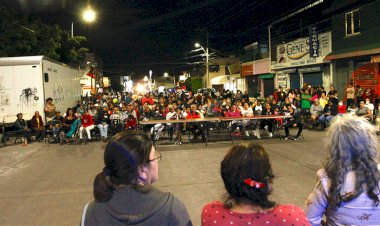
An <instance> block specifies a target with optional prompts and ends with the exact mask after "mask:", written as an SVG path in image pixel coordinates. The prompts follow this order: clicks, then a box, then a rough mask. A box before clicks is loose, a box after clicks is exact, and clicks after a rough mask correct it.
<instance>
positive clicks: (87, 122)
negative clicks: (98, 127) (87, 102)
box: [79, 110, 95, 142]
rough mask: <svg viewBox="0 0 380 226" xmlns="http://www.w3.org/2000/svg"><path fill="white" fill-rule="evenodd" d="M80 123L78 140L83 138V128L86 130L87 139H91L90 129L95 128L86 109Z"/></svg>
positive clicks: (80, 140)
mask: <svg viewBox="0 0 380 226" xmlns="http://www.w3.org/2000/svg"><path fill="white" fill-rule="evenodd" d="M81 123H82V125H81V126H80V127H79V142H82V140H83V130H86V133H87V139H88V140H89V141H91V130H93V129H94V128H95V125H94V121H93V119H92V116H91V115H90V114H89V113H88V111H87V110H85V111H84V114H83V116H82V119H81Z"/></svg>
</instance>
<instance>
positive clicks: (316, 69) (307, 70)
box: [298, 66, 322, 73]
mask: <svg viewBox="0 0 380 226" xmlns="http://www.w3.org/2000/svg"><path fill="white" fill-rule="evenodd" d="M320 71H322V68H321V67H320V66H317V67H305V68H298V73H311V72H320Z"/></svg>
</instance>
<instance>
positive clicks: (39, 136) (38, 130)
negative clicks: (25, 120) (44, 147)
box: [30, 111, 46, 142]
mask: <svg viewBox="0 0 380 226" xmlns="http://www.w3.org/2000/svg"><path fill="white" fill-rule="evenodd" d="M30 126H31V128H32V130H33V131H34V133H35V135H36V140H37V141H38V142H41V141H43V140H44V139H45V134H46V129H45V126H44V122H43V120H42V117H41V115H40V112H38V111H36V112H35V113H34V115H33V118H32V120H31V121H30Z"/></svg>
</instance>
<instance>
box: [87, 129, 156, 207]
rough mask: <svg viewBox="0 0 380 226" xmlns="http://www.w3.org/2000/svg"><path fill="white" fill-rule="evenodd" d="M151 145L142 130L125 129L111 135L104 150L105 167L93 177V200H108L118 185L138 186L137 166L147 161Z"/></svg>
mask: <svg viewBox="0 0 380 226" xmlns="http://www.w3.org/2000/svg"><path fill="white" fill-rule="evenodd" d="M152 146H153V143H152V140H151V139H150V137H149V136H148V135H146V134H145V133H142V132H138V131H127V132H123V133H118V134H116V135H115V136H113V137H112V138H111V140H110V141H109V142H108V144H107V146H106V149H105V151H104V165H105V167H104V169H103V171H102V172H100V173H98V175H96V177H95V181H94V197H95V200H96V201H97V202H106V201H108V200H110V199H111V198H112V195H113V191H114V190H115V188H116V187H117V186H119V185H134V186H137V187H138V186H139V185H138V184H137V178H138V167H139V166H141V165H143V164H146V163H147V162H148V161H149V155H150V152H151V149H152Z"/></svg>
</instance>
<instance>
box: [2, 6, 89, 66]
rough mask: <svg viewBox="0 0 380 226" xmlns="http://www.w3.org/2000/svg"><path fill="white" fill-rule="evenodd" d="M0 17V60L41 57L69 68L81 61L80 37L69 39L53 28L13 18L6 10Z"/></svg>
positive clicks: (58, 28) (21, 17) (54, 26)
mask: <svg viewBox="0 0 380 226" xmlns="http://www.w3.org/2000/svg"><path fill="white" fill-rule="evenodd" d="M0 15H2V16H1V17H0V57H13V56H31V55H44V56H47V57H50V58H52V59H55V60H57V61H60V62H63V63H66V64H69V65H72V66H78V65H80V64H81V62H83V60H84V59H85V53H86V52H88V49H87V48H84V47H82V44H83V43H84V42H86V38H85V37H84V36H75V37H71V35H70V32H69V31H64V30H62V29H61V28H60V27H59V26H58V25H56V24H55V25H53V26H50V25H47V24H45V23H43V22H42V21H41V20H40V19H39V18H34V17H31V16H29V17H26V16H20V15H17V14H16V13H15V12H14V11H13V10H11V9H9V8H4V7H0Z"/></svg>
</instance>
